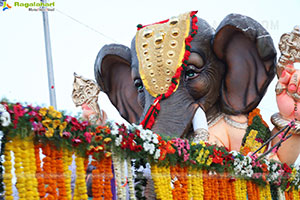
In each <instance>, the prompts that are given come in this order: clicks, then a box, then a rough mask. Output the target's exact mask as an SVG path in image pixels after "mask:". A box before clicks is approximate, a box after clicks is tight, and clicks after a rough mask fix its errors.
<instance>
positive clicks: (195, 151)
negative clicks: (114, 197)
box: [1, 104, 300, 200]
mask: <svg viewBox="0 0 300 200" xmlns="http://www.w3.org/2000/svg"><path fill="white" fill-rule="evenodd" d="M11 106H12V107H14V106H15V107H17V108H14V109H11ZM11 106H7V107H8V110H9V112H10V114H11V115H12V116H11V118H12V119H15V118H18V120H14V121H13V124H11V125H10V126H9V127H8V128H6V129H4V130H2V131H3V132H4V133H5V135H6V136H7V137H8V138H12V139H13V140H14V139H15V138H17V137H20V136H21V137H22V138H24V137H25V138H26V137H27V136H28V135H27V134H28V133H27V132H26V131H23V132H22V133H21V132H18V131H20V130H21V128H23V129H24V130H25V128H27V127H28V130H30V131H31V130H33V129H34V131H35V138H34V140H35V141H36V142H37V141H39V142H43V143H45V144H52V145H53V143H55V145H57V146H58V147H61V148H62V149H66V148H70V147H71V148H72V150H76V151H77V153H78V152H79V153H82V154H85V153H86V151H85V150H86V149H85V146H86V144H87V143H88V142H87V141H90V142H91V143H92V144H91V145H90V146H92V145H95V146H96V145H97V146H96V147H97V148H94V149H93V150H94V151H92V152H91V154H96V155H97V159H99V160H101V159H104V158H105V156H106V155H107V156H109V152H110V151H111V150H116V152H118V154H117V155H115V157H119V159H121V158H124V155H125V153H126V154H127V155H128V157H130V158H135V157H145V158H146V159H148V158H149V160H150V163H153V162H154V163H157V164H158V165H159V166H162V165H166V166H170V165H174V164H176V163H178V162H181V161H183V162H181V164H182V166H183V167H186V166H193V167H195V168H198V169H206V170H210V169H214V170H216V172H217V173H220V174H222V173H224V172H225V173H226V172H230V173H232V174H230V175H231V176H233V179H234V177H240V178H246V179H247V180H251V181H252V182H251V183H252V184H251V185H250V186H249V184H248V183H246V184H245V185H247V188H248V194H249V193H250V191H252V192H253V194H254V193H255V194H256V195H255V196H258V194H261V195H262V196H264V198H269V197H268V196H270V195H268V194H267V193H268V192H269V191H267V190H266V191H259V192H258V190H260V188H258V187H257V185H256V184H253V181H257V182H258V183H261V184H262V185H264V187H265V185H266V184H268V183H270V184H272V186H275V188H276V187H280V188H281V190H285V189H289V190H291V191H292V192H291V193H288V196H289V197H290V198H294V199H295V198H297V195H296V193H295V191H294V190H293V188H295V187H298V185H299V173H300V170H299V168H297V167H293V166H291V167H290V166H288V165H286V164H282V163H276V162H274V161H267V160H265V159H261V160H260V161H254V159H253V158H250V157H249V156H242V155H241V154H239V153H237V152H227V151H226V150H225V149H224V148H222V147H217V146H211V145H207V144H205V143H204V142H203V144H202V143H201V144H195V145H194V146H193V145H192V144H191V149H188V148H185V149H184V150H186V152H184V153H183V154H184V155H189V156H187V157H184V156H183V155H181V156H180V155H179V150H178V149H179V148H178V146H176V145H175V144H174V143H173V142H174V141H175V140H178V139H172V140H167V139H164V138H162V137H161V136H159V135H158V134H155V133H153V132H151V131H149V130H143V129H142V128H139V126H137V125H129V126H127V127H126V126H125V125H118V124H112V123H108V126H105V127H101V128H99V127H97V128H98V132H97V135H96V136H97V140H96V137H95V135H92V134H87V135H89V136H91V138H85V136H84V134H82V132H83V133H90V132H96V131H94V129H95V127H93V126H91V125H88V124H87V123H81V122H78V121H77V119H75V118H72V117H70V116H59V114H58V113H59V112H57V111H53V109H50V108H49V110H48V109H44V110H45V113H44V110H43V108H42V109H39V108H38V109H37V108H33V107H22V106H21V105H20V104H18V105H11ZM34 112H36V113H41V114H36V113H35V114H34ZM30 113H31V114H30ZM53 115H54V116H53ZM32 116H35V118H30V117H32ZM58 117H60V118H58ZM252 118H253V120H252V121H253V122H252V123H255V124H256V125H255V126H257V127H259V126H260V125H259V121H260V120H259V119H258V118H257V117H256V116H255V115H253V117H252ZM58 119H59V120H60V122H59V120H58ZM57 120H58V121H57ZM42 121H43V123H41V122H42ZM63 122H65V123H64V124H65V128H64V125H63ZM39 123H40V125H41V126H40V127H36V126H39V125H37V124H39ZM43 124H44V125H45V127H43ZM252 125H253V124H252ZM47 126H48V127H49V128H53V129H55V130H54V132H53V136H52V137H51V138H48V137H47V136H46V135H45V131H46V130H49V129H45V130H43V128H47ZM60 126H61V127H62V128H64V129H61V130H64V131H66V132H63V133H62V134H61V135H60V134H58V132H59V131H60V130H59V127H60ZM12 127H16V128H12ZM1 129H2V127H1ZM89 129H91V130H89ZM30 131H28V132H29V133H30ZM256 131H257V132H258V133H257V134H259V130H256V129H253V131H252V133H251V134H253V135H255V132H256ZM250 132H251V130H250V131H249V133H250ZM251 134H249V135H248V136H249V137H252V136H251ZM121 136H122V137H121ZM74 138H75V140H73V139H74ZM87 139H88V140H87ZM118 139H121V141H120V142H122V145H118ZM32 140H33V138H31V141H32ZM21 142H23V141H19V142H14V146H16V148H15V149H14V151H16V157H15V160H16V162H15V168H16V176H17V178H20V181H18V182H17V189H18V190H20V191H23V192H21V193H20V199H24V198H25V194H26V192H27V193H28V194H29V195H31V196H33V197H34V198H35V194H33V193H34V191H33V190H32V189H31V188H34V187H35V188H38V189H39V192H40V194H39V195H40V197H41V198H43V195H44V194H46V193H45V192H46V191H47V194H46V195H44V199H54V198H59V196H61V194H60V190H62V191H64V189H60V188H62V185H61V184H60V183H59V182H60V181H59V177H56V175H57V174H61V173H62V171H59V170H60V169H62V168H63V169H64V172H63V173H64V174H65V171H67V170H68V169H67V168H68V166H69V165H66V164H65V160H66V159H65V158H59V154H58V153H57V152H56V153H55V151H52V147H51V148H49V149H48V150H47V152H48V153H44V154H45V155H46V156H45V158H44V159H45V160H43V161H44V162H43V163H44V164H43V171H42V170H41V169H39V167H40V166H41V164H40V158H39V156H37V155H38V152H39V150H38V148H37V149H34V148H33V146H32V142H30V143H26V144H22V145H21ZM109 142H110V143H109ZM163 143H165V144H168V150H170V151H166V152H163V149H162V148H160V147H162V146H163V145H162V144H163ZM111 144H113V145H111ZM145 144H147V145H148V146H147V145H145ZM246 144H247V142H246ZM30 145H31V146H30ZM72 145H73V146H72ZM130 145H131V146H130ZM246 146H257V145H256V144H254V145H246ZM98 147H99V148H98ZM100 147H101V148H100ZM119 147H121V148H119ZM133 147H138V148H133ZM146 148H147V149H146ZM158 150H160V151H158ZM181 150H182V149H181ZM20 152H21V153H20ZM53 152H54V153H53ZM181 152H182V151H181ZM47 154H48V155H47ZM20 155H22V156H23V155H26V158H25V159H24V161H23V160H22V159H23V157H22V156H20ZM28 155H30V156H28ZM34 155H35V156H34ZM63 157H64V156H63ZM67 157H69V159H71V160H72V158H71V157H72V156H71V155H69V156H67ZM8 158H9V157H8ZM28 158H29V159H28ZM61 159H63V167H61V168H60V167H58V166H62V165H61V164H62V163H61ZM183 159H186V160H183ZM249 159H250V160H249ZM251 159H252V160H251ZM149 160H148V161H149ZM247 160H249V162H246V161H247ZM245 162H246V164H245V165H244V164H243V163H245ZM29 163H30V164H31V165H29ZM34 163H35V164H34ZM3 164H4V163H3ZM23 165H24V166H25V167H24V168H23V167H22V166H23ZM32 165H33V166H35V167H29V166H32ZM7 166H9V162H8V163H7ZM66 166H67V167H66ZM120 166H122V167H119V169H120V174H121V175H120V176H119V177H120V180H121V181H123V180H125V177H124V173H123V172H124V165H122V164H120ZM210 166H211V168H210ZM34 168H36V169H34ZM117 168H118V167H117ZM8 169H9V167H8ZM66 169H67V170H66ZM83 169H84V167H83ZM107 169H108V168H107ZM121 169H122V170H123V172H122V170H121ZM178 170H182V169H178ZM261 170H263V173H261ZM68 171H69V170H68ZM39 173H42V176H41V177H43V178H44V179H40V178H39V176H38V174H39ZM185 173H186V172H185ZM25 174H26V175H29V176H31V175H32V174H35V175H33V176H35V177H36V178H37V180H38V181H37V182H35V181H34V180H32V179H28V177H25V176H24V175H25ZM45 174H48V176H46V175H45ZM122 174H123V175H122ZM186 174H187V173H186ZM245 174H246V175H245ZM260 174H261V175H260ZM44 175H45V176H44ZM54 175H55V176H54ZM65 175H66V174H65ZM207 175H208V173H207ZM66 176H67V175H66ZM272 177H275V178H272ZM233 179H231V180H230V181H227V178H225V179H222V180H219V179H216V178H215V177H212V176H211V177H209V178H208V176H206V178H203V179H202V182H203V181H204V185H203V186H202V187H199V188H203V187H204V189H203V192H204V193H205V194H203V195H204V196H206V198H207V197H210V198H213V195H214V194H216V195H215V198H223V199H226V198H229V196H231V197H232V195H233V194H235V193H239V192H241V191H238V190H236V188H234V187H235V182H237V181H232V180H233ZM27 180H28V181H29V184H24V183H27ZM42 180H43V181H44V186H43V185H42V184H41V183H40V182H41V181H42ZM186 180H187V181H186V183H184V184H183V185H182V184H181V183H180V181H179V180H177V181H178V182H179V183H180V184H179V185H178V188H180V189H182V187H183V186H184V188H187V189H186V191H188V193H190V191H191V188H193V187H194V185H195V184H193V177H192V176H191V177H190V176H188V177H187V178H186ZM105 181H106V180H104V182H105ZM205 181H206V182H207V184H206V182H205ZM4 182H5V181H4ZM67 182H71V181H70V179H69V180H68V181H67V177H65V187H66V191H67V188H69V187H67V185H66V184H67ZM125 182H126V181H124V183H125ZM183 182H185V181H183ZM130 183H131V181H130V177H129V184H130ZM226 184H227V186H226ZM104 185H106V184H104ZM116 185H120V186H123V184H122V182H121V184H116ZM215 185H217V187H215V189H212V187H213V186H215ZM108 186H109V185H108ZM43 187H44V188H43ZM45 187H46V188H45ZM76 187H77V189H78V185H77V186H76ZM120 188H121V190H123V191H122V192H121V194H122V195H124V194H125V192H124V189H125V188H124V187H120ZM225 188H227V189H225ZM6 189H7V190H10V188H9V183H8V187H7V188H6ZM43 189H44V194H43ZM57 189H58V192H59V196H58V193H57ZM204 190H205V191H204ZM223 190H227V193H226V194H224V192H220V191H223ZM41 191H42V192H41ZM69 191H70V190H69ZM180 191H181V190H180ZM252 192H251V193H252ZM63 193H64V192H63ZM66 193H67V192H66ZM197 193H199V192H198V191H196V194H197ZM297 193H298V192H297ZM8 194H9V192H8ZM68 194H69V195H68V199H70V193H68ZM105 194H106V193H105ZM182 194H185V193H184V192H183V193H180V195H178V196H176V197H175V198H177V197H178V198H179V197H180V198H183V197H182ZM241 194H243V192H241V193H240V195H241ZM122 195H121V196H122ZM190 195H193V198H194V196H197V195H194V194H188V197H190ZM45 196H46V197H45ZM63 196H64V194H63ZM298 196H299V195H298ZM8 198H10V197H9V195H8ZM248 198H249V200H250V199H251V198H252V197H251V195H249V197H248ZM231 199H233V198H231ZM236 199H237V198H236Z"/></svg>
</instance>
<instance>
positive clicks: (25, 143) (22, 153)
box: [13, 137, 39, 200]
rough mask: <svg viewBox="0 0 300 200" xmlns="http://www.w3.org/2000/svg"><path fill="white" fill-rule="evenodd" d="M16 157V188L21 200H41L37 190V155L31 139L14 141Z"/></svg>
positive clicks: (16, 138) (15, 139)
mask: <svg viewBox="0 0 300 200" xmlns="http://www.w3.org/2000/svg"><path fill="white" fill-rule="evenodd" d="M13 143H14V146H15V147H14V148H13V152H14V155H15V166H14V167H15V174H16V177H17V184H16V187H17V189H18V193H19V199H20V200H22V199H28V197H29V198H30V199H39V193H38V190H37V186H38V183H37V179H36V176H35V173H36V165H35V154H34V145H33V140H32V138H31V137H28V138H23V139H20V138H18V137H15V138H14V139H13Z"/></svg>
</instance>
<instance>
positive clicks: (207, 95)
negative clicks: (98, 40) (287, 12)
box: [0, 12, 300, 200]
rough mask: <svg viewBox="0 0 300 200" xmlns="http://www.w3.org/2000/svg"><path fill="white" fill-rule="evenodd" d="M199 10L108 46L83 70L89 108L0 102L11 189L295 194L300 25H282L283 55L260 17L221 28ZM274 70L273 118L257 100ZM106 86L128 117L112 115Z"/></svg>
mask: <svg viewBox="0 0 300 200" xmlns="http://www.w3.org/2000/svg"><path fill="white" fill-rule="evenodd" d="M196 13H197V12H187V13H184V14H181V15H178V16H176V17H171V18H169V19H167V20H163V21H160V22H156V23H153V24H150V25H142V24H139V25H138V26H137V32H136V35H135V36H134V37H133V40H132V42H131V47H126V46H124V45H121V44H109V45H105V46H104V47H102V48H101V50H100V52H99V53H98V55H97V58H96V62H95V66H94V69H95V78H96V82H95V81H92V80H89V79H86V78H83V77H81V76H78V75H76V74H75V79H74V84H73V87H74V90H73V93H72V98H73V101H74V103H75V105H76V106H82V109H83V115H82V118H83V119H77V118H75V117H72V116H68V115H66V114H64V113H61V112H59V111H57V110H55V109H54V108H53V107H51V106H50V107H49V108H40V107H33V106H23V105H21V104H19V103H16V104H14V103H9V102H5V101H3V102H1V104H0V130H1V131H2V132H3V133H4V134H3V138H2V139H1V155H0V156H2V155H3V157H4V162H3V167H4V168H2V166H0V169H1V172H2V169H3V170H4V171H3V176H0V179H1V180H0V183H2V182H3V184H0V193H2V194H3V195H4V196H5V199H14V198H15V199H16V198H20V199H26V198H27V197H29V196H30V197H32V199H74V200H75V199H84V200H85V199H88V196H90V197H93V199H97V200H102V199H105V200H106V199H120V200H127V199H130V200H134V199H138V200H140V199H151V200H152V199H153V200H154V199H159V200H172V199H185V200H187V199H193V200H198V199H199V200H203V199H220V200H221V199H222V200H223V199H237V200H257V199H274V200H275V199H299V198H300V193H299V188H300V156H299V153H300V148H299V145H300V122H299V120H300V104H299V102H300V87H299V82H300V70H298V69H296V68H295V66H294V63H296V62H300V30H299V27H295V28H294V30H293V31H292V32H290V33H286V34H284V35H283V36H282V37H281V41H280V44H279V48H280V51H281V55H280V59H279V61H278V63H277V60H276V54H277V53H276V50H275V47H274V44H273V41H272V38H271V36H270V34H269V33H268V32H267V31H266V30H265V29H264V28H263V27H262V25H261V24H259V23H258V22H256V21H255V20H253V19H252V18H250V17H247V16H243V15H239V14H230V15H228V16H226V17H225V18H224V19H223V21H222V22H221V23H220V25H219V26H218V27H217V29H216V30H214V29H213V28H212V27H211V26H210V25H209V24H208V23H207V22H206V21H205V20H203V19H201V18H198V17H197V16H196ZM275 75H277V77H278V83H277V85H276V89H275V92H276V100H277V105H278V110H279V112H278V113H275V114H274V115H273V116H272V119H271V121H272V123H273V124H274V129H273V130H270V128H269V127H268V125H267V123H266V122H265V121H264V119H263V117H264V116H262V115H261V114H260V110H259V109H257V106H258V104H259V103H260V101H261V100H262V98H263V97H264V95H265V93H266V91H267V89H268V86H269V84H270V83H271V81H272V80H273V78H274V77H275ZM100 89H101V90H102V91H104V92H105V93H106V94H107V95H108V97H109V99H110V101H111V102H112V104H113V105H114V106H115V107H116V108H117V109H118V111H119V113H120V115H121V116H122V117H123V118H124V119H125V120H126V122H125V123H123V122H121V121H116V120H113V119H110V120H106V119H107V115H106V113H105V112H104V111H102V110H101V109H100V107H99V105H98V104H97V102H98V94H99V92H100ZM274 101H275V99H274ZM99 102H100V103H101V100H99ZM12 153H13V155H14V157H12ZM41 154H43V156H41ZM73 157H75V159H74V162H73V164H72V161H73ZM0 163H1V165H2V162H0ZM41 163H43V164H41ZM72 165H76V168H73V169H75V170H74V171H73V172H71V171H70V166H72ZM12 168H15V170H14V172H13V171H12ZM13 173H15V175H16V177H17V181H16V182H17V183H16V189H17V190H18V192H14V191H13V188H14V187H13V184H14V183H13V182H12V177H13ZM72 175H74V176H72ZM72 177H73V179H74V180H73V181H72V179H71V178H72Z"/></svg>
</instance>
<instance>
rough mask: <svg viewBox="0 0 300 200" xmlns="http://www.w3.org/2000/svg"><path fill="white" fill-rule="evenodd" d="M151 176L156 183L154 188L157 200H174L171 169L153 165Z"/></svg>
mask: <svg viewBox="0 0 300 200" xmlns="http://www.w3.org/2000/svg"><path fill="white" fill-rule="evenodd" d="M151 174H152V178H153V181H154V188H155V192H156V197H157V199H160V200H172V199H173V196H172V188H171V185H170V183H171V176H170V167H166V166H163V167H159V166H158V165H156V164H153V165H151Z"/></svg>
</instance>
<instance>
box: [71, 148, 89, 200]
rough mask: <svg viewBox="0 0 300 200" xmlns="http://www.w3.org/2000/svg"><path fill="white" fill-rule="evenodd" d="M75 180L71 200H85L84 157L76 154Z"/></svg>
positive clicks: (86, 196) (86, 197)
mask: <svg viewBox="0 0 300 200" xmlns="http://www.w3.org/2000/svg"><path fill="white" fill-rule="evenodd" d="M75 163H76V181H75V191H74V197H73V200H87V199H88V195H87V188H86V184H85V176H86V172H85V169H84V158H83V157H81V156H79V155H78V154H76V158H75Z"/></svg>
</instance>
